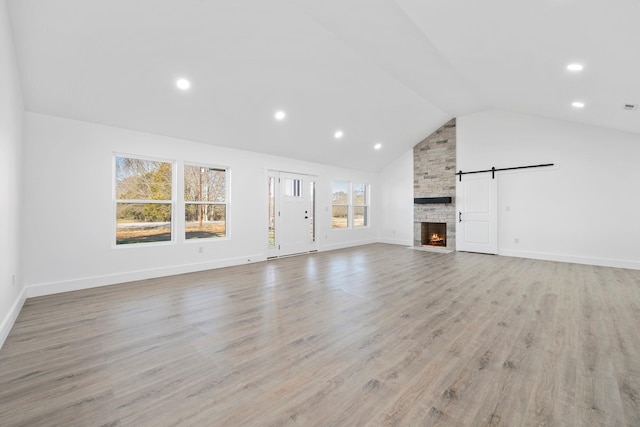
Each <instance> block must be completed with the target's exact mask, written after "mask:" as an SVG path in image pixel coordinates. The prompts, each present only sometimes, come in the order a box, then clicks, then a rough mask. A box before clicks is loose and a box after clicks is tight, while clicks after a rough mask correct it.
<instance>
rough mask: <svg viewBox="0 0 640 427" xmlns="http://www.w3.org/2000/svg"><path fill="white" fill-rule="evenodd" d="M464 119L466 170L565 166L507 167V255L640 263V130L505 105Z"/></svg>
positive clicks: (503, 192)
mask: <svg viewBox="0 0 640 427" xmlns="http://www.w3.org/2000/svg"><path fill="white" fill-rule="evenodd" d="M621 114H634V113H630V112H625V111H621ZM457 124H458V140H457V156H458V158H457V163H458V165H457V169H458V170H460V169H462V170H463V171H465V170H467V171H469V170H478V169H487V168H491V167H492V166H495V167H496V168H500V167H512V166H521V165H530V164H539V163H555V164H556V165H557V166H556V167H553V168H546V169H532V170H528V171H518V172H515V171H514V172H500V173H499V176H498V215H499V217H498V223H499V226H498V235H499V238H498V240H499V254H501V255H508V256H517V257H527V258H538V259H548V260H557V261H568V262H577V263H586V264H595V265H605V266H613V267H627V268H635V269H640V222H639V221H638V219H639V218H640V189H639V187H640V163H639V161H640V135H635V134H629V133H623V132H617V131H612V130H607V129H602V128H597V127H590V126H585V125H580V124H573V123H568V122H563V121H556V120H550V119H544V118H538V117H532V116H527V115H522V114H515V113H508V112H502V111H489V112H484V113H478V114H473V115H469V116H464V117H459V118H458V122H457ZM515 239H518V243H515Z"/></svg>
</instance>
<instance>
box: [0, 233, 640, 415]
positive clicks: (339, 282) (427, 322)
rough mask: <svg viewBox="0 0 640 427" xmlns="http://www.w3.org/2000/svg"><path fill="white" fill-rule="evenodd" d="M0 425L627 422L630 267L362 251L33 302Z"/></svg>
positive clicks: (11, 346)
mask: <svg viewBox="0 0 640 427" xmlns="http://www.w3.org/2000/svg"><path fill="white" fill-rule="evenodd" d="M0 425H2V426H13V425H20V426H23V425H28V426H41V425H42V426H45V425H46V426H49V425H51V426H53V425H55V426H93V425H96V426H97V425H110V426H118V425H126V426H174V425H187V426H191V425H193V426H285V425H291V426H294V425H295V426H361V425H368V426H423V425H424V426H432V425H442V426H467V425H468V426H483V425H496V426H497V425H503V426H520V425H525V426H529V425H536V426H538V425H545V426H601V425H602V426H625V425H626V426H640V271H632V270H622V269H612V268H601V267H592V266H583V265H574V264H561V263H553V262H544V261H535V260H526V259H516V258H507V257H496V256H488V255H478V254H469V253H452V254H437V253H429V252H422V251H414V250H409V249H406V248H403V247H400V246H392V245H383V244H375V245H367V246H362V247H357V248H353V249H347V250H340V251H332V252H325V253H318V254H313V255H309V256H301V257H293V258H287V259H280V260H274V261H269V262H263V263H258V264H251V265H246V266H239V267H233V268H227V269H220V270H213V271H207V272H202V273H194V274H188V275H182V276H176V277H171V278H163V279H154V280H147V281H142V282H136V283H128V284H124V285H118V286H110V287H104V288H98V289H91V290H85V291H78V292H72V293H67V294H61V295H55V296H48V297H40V298H33V299H30V300H28V301H27V303H26V305H25V306H24V308H23V310H22V312H21V314H20V316H19V318H18V320H17V322H16V324H15V326H14V328H13V330H12V332H11V334H10V335H9V338H8V339H7V341H6V343H5V345H4V347H3V348H2V349H1V350H0Z"/></svg>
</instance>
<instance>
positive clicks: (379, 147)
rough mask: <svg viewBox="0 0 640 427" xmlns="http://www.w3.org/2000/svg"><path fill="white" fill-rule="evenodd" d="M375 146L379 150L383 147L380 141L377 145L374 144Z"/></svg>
mask: <svg viewBox="0 0 640 427" xmlns="http://www.w3.org/2000/svg"><path fill="white" fill-rule="evenodd" d="M373 148H374V149H375V150H379V149H381V148H382V144H380V143H379V142H378V143H377V144H376V145H374V146H373Z"/></svg>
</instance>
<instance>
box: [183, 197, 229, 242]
mask: <svg viewBox="0 0 640 427" xmlns="http://www.w3.org/2000/svg"><path fill="white" fill-rule="evenodd" d="M184 217H185V238H186V239H208V238H212V237H225V236H226V235H227V206H226V205H213V204H206V203H205V204H193V203H187V204H185V206H184Z"/></svg>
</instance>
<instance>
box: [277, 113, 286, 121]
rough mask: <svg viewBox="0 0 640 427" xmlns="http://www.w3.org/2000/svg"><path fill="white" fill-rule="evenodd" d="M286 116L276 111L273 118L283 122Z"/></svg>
mask: <svg viewBox="0 0 640 427" xmlns="http://www.w3.org/2000/svg"><path fill="white" fill-rule="evenodd" d="M286 116H287V115H286V114H285V112H284V111H278V112H276V114H275V118H276V120H283V119H284V118H285V117H286Z"/></svg>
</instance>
